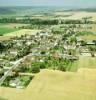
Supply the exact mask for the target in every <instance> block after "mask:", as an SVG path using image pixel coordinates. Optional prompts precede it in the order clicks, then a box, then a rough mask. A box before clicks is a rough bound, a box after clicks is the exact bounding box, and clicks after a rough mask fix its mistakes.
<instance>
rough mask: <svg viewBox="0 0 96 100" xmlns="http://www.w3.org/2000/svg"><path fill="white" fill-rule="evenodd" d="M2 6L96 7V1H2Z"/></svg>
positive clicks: (0, 3)
mask: <svg viewBox="0 0 96 100" xmlns="http://www.w3.org/2000/svg"><path fill="white" fill-rule="evenodd" d="M0 6H64V7H81V8H82V7H83V8H88V7H96V0H0Z"/></svg>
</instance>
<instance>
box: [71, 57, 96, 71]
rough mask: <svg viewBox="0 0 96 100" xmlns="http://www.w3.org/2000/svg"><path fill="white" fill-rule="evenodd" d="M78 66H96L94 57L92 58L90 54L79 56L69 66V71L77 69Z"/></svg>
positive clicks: (93, 67)
mask: <svg viewBox="0 0 96 100" xmlns="http://www.w3.org/2000/svg"><path fill="white" fill-rule="evenodd" d="M79 68H92V69H95V68H96V57H95V58H92V57H91V56H90V57H88V56H80V57H79V60H78V61H76V62H74V64H73V65H72V66H71V68H70V71H77V70H78V69H79Z"/></svg>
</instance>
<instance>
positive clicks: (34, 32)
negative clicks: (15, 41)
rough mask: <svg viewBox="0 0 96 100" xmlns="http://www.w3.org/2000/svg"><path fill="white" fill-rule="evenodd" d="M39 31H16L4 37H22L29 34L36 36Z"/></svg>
mask: <svg viewBox="0 0 96 100" xmlns="http://www.w3.org/2000/svg"><path fill="white" fill-rule="evenodd" d="M39 31H40V30H31V29H22V30H19V31H16V32H11V33H8V34H5V35H4V36H21V35H24V34H29V35H31V34H36V33H37V32H39Z"/></svg>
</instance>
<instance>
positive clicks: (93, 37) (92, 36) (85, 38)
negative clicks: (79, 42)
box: [81, 35, 96, 41]
mask: <svg viewBox="0 0 96 100" xmlns="http://www.w3.org/2000/svg"><path fill="white" fill-rule="evenodd" d="M81 38H82V39H84V40H86V41H87V40H88V41H91V40H96V35H85V36H81Z"/></svg>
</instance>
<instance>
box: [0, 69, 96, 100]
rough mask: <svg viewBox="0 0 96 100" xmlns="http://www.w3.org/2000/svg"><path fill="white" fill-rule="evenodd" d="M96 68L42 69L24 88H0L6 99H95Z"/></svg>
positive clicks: (0, 94)
mask: <svg viewBox="0 0 96 100" xmlns="http://www.w3.org/2000/svg"><path fill="white" fill-rule="evenodd" d="M95 73H96V70H95V69H94V70H92V69H79V71H78V72H76V73H75V72H65V73H64V72H60V71H53V70H42V71H41V72H40V73H39V74H37V75H36V76H35V78H34V79H33V80H32V82H31V83H30V84H29V86H28V87H27V88H26V89H25V90H18V89H12V88H3V87H1V88H0V96H3V97H5V98H7V99H8V100H45V99H46V100H77V99H78V100H96V88H95V87H96V74H95Z"/></svg>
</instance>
